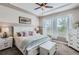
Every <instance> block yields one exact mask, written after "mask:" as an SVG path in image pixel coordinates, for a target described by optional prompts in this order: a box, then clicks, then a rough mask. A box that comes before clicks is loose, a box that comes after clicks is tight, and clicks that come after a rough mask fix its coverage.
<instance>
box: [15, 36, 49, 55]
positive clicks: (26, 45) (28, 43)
mask: <svg viewBox="0 0 79 59" xmlns="http://www.w3.org/2000/svg"><path fill="white" fill-rule="evenodd" d="M49 39H50V38H49V37H47V36H44V35H35V36H28V37H16V38H15V45H16V46H17V48H18V49H19V50H20V51H21V52H22V53H23V54H26V50H29V49H31V48H32V47H34V46H38V45H39V44H42V43H44V42H46V41H48V40H49Z"/></svg>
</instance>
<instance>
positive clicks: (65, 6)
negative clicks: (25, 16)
mask: <svg viewBox="0 0 79 59" xmlns="http://www.w3.org/2000/svg"><path fill="white" fill-rule="evenodd" d="M12 5H14V6H16V7H19V8H21V9H23V10H26V11H28V12H31V13H33V14H35V15H37V16H42V12H43V16H46V15H49V14H52V13H57V12H61V11H65V10H69V9H72V8H75V7H78V6H79V4H75V3H74V4H71V3H48V4H47V5H49V6H53V8H45V9H44V10H43V11H42V10H41V9H38V10H34V9H35V8H37V7H39V6H38V5H36V4H35V3H12Z"/></svg>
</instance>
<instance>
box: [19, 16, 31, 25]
mask: <svg viewBox="0 0 79 59" xmlns="http://www.w3.org/2000/svg"><path fill="white" fill-rule="evenodd" d="M19 23H21V24H31V19H30V18H26V17H22V16H19Z"/></svg>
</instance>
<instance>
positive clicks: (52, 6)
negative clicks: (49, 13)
mask: <svg viewBox="0 0 79 59" xmlns="http://www.w3.org/2000/svg"><path fill="white" fill-rule="evenodd" d="M45 7H46V8H53V6H45Z"/></svg>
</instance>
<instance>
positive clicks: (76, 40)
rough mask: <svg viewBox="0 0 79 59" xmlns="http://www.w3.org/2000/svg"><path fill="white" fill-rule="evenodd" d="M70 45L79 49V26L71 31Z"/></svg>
mask: <svg viewBox="0 0 79 59" xmlns="http://www.w3.org/2000/svg"><path fill="white" fill-rule="evenodd" d="M68 46H70V47H72V48H74V49H76V50H77V51H79V28H78V29H75V30H73V31H71V32H70V33H69V38H68Z"/></svg>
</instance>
